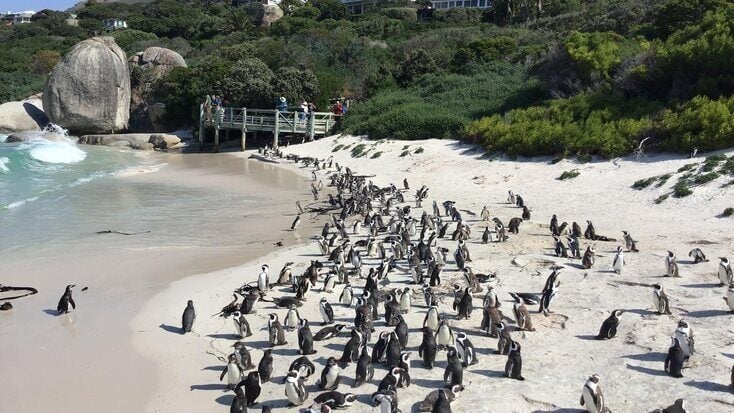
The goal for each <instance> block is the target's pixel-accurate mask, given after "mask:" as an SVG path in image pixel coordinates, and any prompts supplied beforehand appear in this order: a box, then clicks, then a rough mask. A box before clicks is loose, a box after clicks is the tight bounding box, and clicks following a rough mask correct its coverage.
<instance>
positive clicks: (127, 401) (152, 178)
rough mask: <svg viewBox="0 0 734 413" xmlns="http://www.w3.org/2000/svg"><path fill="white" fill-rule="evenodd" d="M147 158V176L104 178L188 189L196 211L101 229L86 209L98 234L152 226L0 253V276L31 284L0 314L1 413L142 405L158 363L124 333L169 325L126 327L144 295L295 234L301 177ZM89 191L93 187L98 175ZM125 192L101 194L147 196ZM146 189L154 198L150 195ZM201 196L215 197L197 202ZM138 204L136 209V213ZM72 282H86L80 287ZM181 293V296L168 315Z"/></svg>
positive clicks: (241, 165) (303, 187)
mask: <svg viewBox="0 0 734 413" xmlns="http://www.w3.org/2000/svg"><path fill="white" fill-rule="evenodd" d="M151 156H155V157H159V158H160V159H156V162H154V163H155V164H167V166H166V167H164V168H161V169H159V170H158V171H156V172H155V173H146V172H150V171H151V169H150V168H147V167H146V168H142V167H141V168H138V169H134V170H131V171H129V172H128V173H125V174H119V175H118V177H116V178H109V179H115V180H116V181H117V182H116V185H115V188H118V190H119V188H123V189H124V188H126V185H128V184H129V185H137V186H140V185H141V184H142V185H145V186H149V187H150V188H152V191H154V192H155V191H166V190H168V189H170V190H171V191H173V190H175V191H176V192H175V193H176V194H183V195H182V196H188V197H197V199H196V201H197V202H195V203H193V202H192V203H191V205H194V206H195V207H191V208H187V207H186V205H188V203H187V202H185V201H186V200H181V201H182V202H181V207H180V208H179V209H177V210H176V211H175V213H171V214H170V215H167V216H152V217H151V216H145V217H141V219H140V220H139V221H136V220H131V222H129V224H127V225H126V226H125V228H117V227H113V228H110V227H109V226H106V225H105V223H106V221H105V218H104V217H105V215H104V214H103V213H97V211H95V219H97V225H98V228H99V230H107V229H112V230H122V231H126V230H130V229H132V230H146V231H148V230H149V231H151V232H150V233H143V234H138V235H134V236H123V235H115V234H94V231H90V232H89V234H88V235H87V236H84V237H80V238H79V239H76V240H75V241H74V242H67V243H63V244H58V243H57V244H54V242H53V240H50V241H49V242H48V243H42V244H40V245H38V246H32V247H26V248H21V249H14V250H12V251H8V250H6V251H0V274H3V276H2V279H1V280H0V282H1V283H2V284H5V285H12V286H33V287H36V288H38V290H39V293H38V294H37V295H34V296H31V297H28V298H24V299H20V300H14V301H13V305H14V307H15V308H14V309H13V310H12V311H7V312H1V313H0V337H2V351H0V371H2V372H4V373H5V374H4V378H3V384H2V385H1V386H0V400H2V403H0V412H3V413H5V412H8V413H10V412H29V413H31V412H45V411H51V410H53V411H74V412H77V413H84V412H99V411H107V412H136V411H142V410H143V408H144V406H145V405H146V404H147V403H148V402H149V401H150V400H151V399H154V398H155V396H156V383H157V381H158V379H157V377H158V371H157V370H156V365H155V364H156V363H155V362H153V361H151V360H149V359H146V358H145V357H143V356H142V355H140V354H139V353H138V352H136V351H135V349H134V348H133V346H132V345H131V344H130V342H131V339H132V337H134V336H136V335H145V334H146V333H148V332H149V331H150V330H151V329H152V330H160V331H165V330H166V329H169V328H173V327H168V326H166V325H161V324H162V323H156V324H153V325H150V326H148V327H149V328H148V329H140V330H134V331H133V330H131V328H130V326H129V324H130V322H131V320H132V319H133V318H134V317H135V316H136V315H138V314H139V313H140V311H141V308H142V307H143V306H144V305H145V303H146V302H147V301H148V300H149V299H150V298H151V297H153V296H154V295H155V294H156V293H159V292H160V291H162V290H164V289H166V288H167V286H168V285H169V284H170V283H171V282H173V281H175V280H179V279H182V278H185V277H187V276H190V275H194V274H202V273H208V272H212V271H217V270H221V269H224V268H230V267H233V266H236V265H239V264H241V263H243V262H247V261H250V260H253V259H256V258H257V257H260V256H262V255H264V254H266V253H268V252H269V251H270V250H271V249H272V248H273V244H274V243H276V242H282V243H283V244H284V245H285V246H288V245H292V244H294V243H296V242H299V240H298V239H296V238H295V237H294V235H293V234H292V233H290V232H286V231H284V229H286V228H287V227H288V226H289V225H290V223H291V220H292V219H293V217H294V215H295V214H294V212H295V205H294V199H299V198H300V199H302V200H307V199H308V197H310V194H309V193H308V185H309V184H308V182H306V180H305V179H303V178H302V177H299V176H297V175H295V174H293V173H292V172H289V171H286V170H283V169H282V168H277V167H275V166H273V165H268V164H264V163H261V162H256V161H246V160H243V159H237V158H234V157H230V156H222V155H211V154H185V155H181V154H153V155H151ZM153 169H155V168H153ZM97 189H98V190H101V191H104V182H100V183H99V184H98V185H97ZM136 194H137V192H135V191H130V193H124V190H120V193H114V194H109V196H110V197H112V198H114V199H115V200H116V202H129V203H132V204H135V203H143V202H145V203H150V202H151V201H150V199H149V198H147V197H146V198H145V199H141V198H139V197H137V196H136ZM213 194H216V197H213ZM147 195H149V196H151V198H152V199H153V200H154V199H155V193H153V194H147ZM210 197H211V199H213V200H215V201H213V202H212V203H207V199H209V198H210ZM243 199H245V200H246V202H243V201H242V200H243ZM228 200H231V202H228ZM153 202H154V201H153ZM302 202H303V201H302ZM202 205H203V206H202ZM146 207H147V205H140V208H141V210H142V211H145V208H146ZM110 214H112V215H114V211H110ZM110 225H112V224H110ZM118 225H119V223H118ZM308 226H309V223H308V222H304V227H306V228H307V227H308ZM311 231H312V230H311ZM179 234H180V237H178V236H177V235H179ZM192 240H194V241H192ZM67 284H76V285H77V287H76V289H75V292H74V299H75V301H76V304H77V307H78V308H77V310H76V311H74V312H72V313H71V314H68V315H64V316H57V315H56V305H57V303H58V299H59V297H60V296H61V294H62V292H63V290H64V287H65V286H66V285H67ZM82 287H88V290H87V291H84V292H82V291H81V289H82ZM186 300H187V298H186V297H181V303H180V305H179V306H178V307H180V309H177V310H176V311H177V312H179V313H180V312H181V311H183V308H184V306H185V304H186ZM179 320H180V316H179ZM179 322H180V321H179Z"/></svg>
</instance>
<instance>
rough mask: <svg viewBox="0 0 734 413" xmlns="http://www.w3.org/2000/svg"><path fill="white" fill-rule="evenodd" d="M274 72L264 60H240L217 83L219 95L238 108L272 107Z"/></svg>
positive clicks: (252, 58) (253, 58) (251, 58)
mask: <svg viewBox="0 0 734 413" xmlns="http://www.w3.org/2000/svg"><path fill="white" fill-rule="evenodd" d="M272 82H273V71H272V70H270V68H268V66H267V65H266V64H265V63H263V62H262V60H260V59H258V58H255V57H250V58H246V59H242V60H238V61H237V62H236V63H235V64H234V65H232V67H230V69H229V70H228V71H227V73H226V74H225V75H224V77H223V78H222V79H220V80H219V82H218V83H217V86H216V89H217V92H218V94H220V95H222V96H224V98H225V99H228V100H229V101H230V103H231V104H232V105H234V106H237V107H240V106H242V107H252V108H263V107H270V106H271V105H272V100H273V89H272V86H271V85H272Z"/></svg>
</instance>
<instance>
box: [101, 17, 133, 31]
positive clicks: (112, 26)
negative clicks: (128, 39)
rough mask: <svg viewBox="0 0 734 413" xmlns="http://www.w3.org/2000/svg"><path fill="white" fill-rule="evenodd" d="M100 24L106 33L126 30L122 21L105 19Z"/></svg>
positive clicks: (125, 24)
mask: <svg viewBox="0 0 734 413" xmlns="http://www.w3.org/2000/svg"><path fill="white" fill-rule="evenodd" d="M102 23H103V24H104V30H105V31H106V32H111V31H115V30H120V29H127V22H126V21H125V20H123V19H105V20H103V21H102Z"/></svg>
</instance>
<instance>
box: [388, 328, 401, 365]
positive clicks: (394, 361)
mask: <svg viewBox="0 0 734 413" xmlns="http://www.w3.org/2000/svg"><path fill="white" fill-rule="evenodd" d="M402 350H403V349H402V347H401V346H400V340H399V339H398V335H397V333H396V332H394V331H393V332H392V333H390V341H388V342H387V349H385V364H386V365H387V366H388V367H389V368H392V367H396V366H397V365H398V364H400V354H401V351H402Z"/></svg>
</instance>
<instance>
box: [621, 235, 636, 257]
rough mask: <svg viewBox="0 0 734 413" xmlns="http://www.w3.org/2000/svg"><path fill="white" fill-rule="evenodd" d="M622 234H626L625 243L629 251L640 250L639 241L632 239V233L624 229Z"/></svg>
mask: <svg viewBox="0 0 734 413" xmlns="http://www.w3.org/2000/svg"><path fill="white" fill-rule="evenodd" d="M622 235H623V236H624V243H625V246H626V247H627V251H629V252H639V250H638V249H637V241H635V240H634V239H632V235H630V233H629V232H627V231H622Z"/></svg>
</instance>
